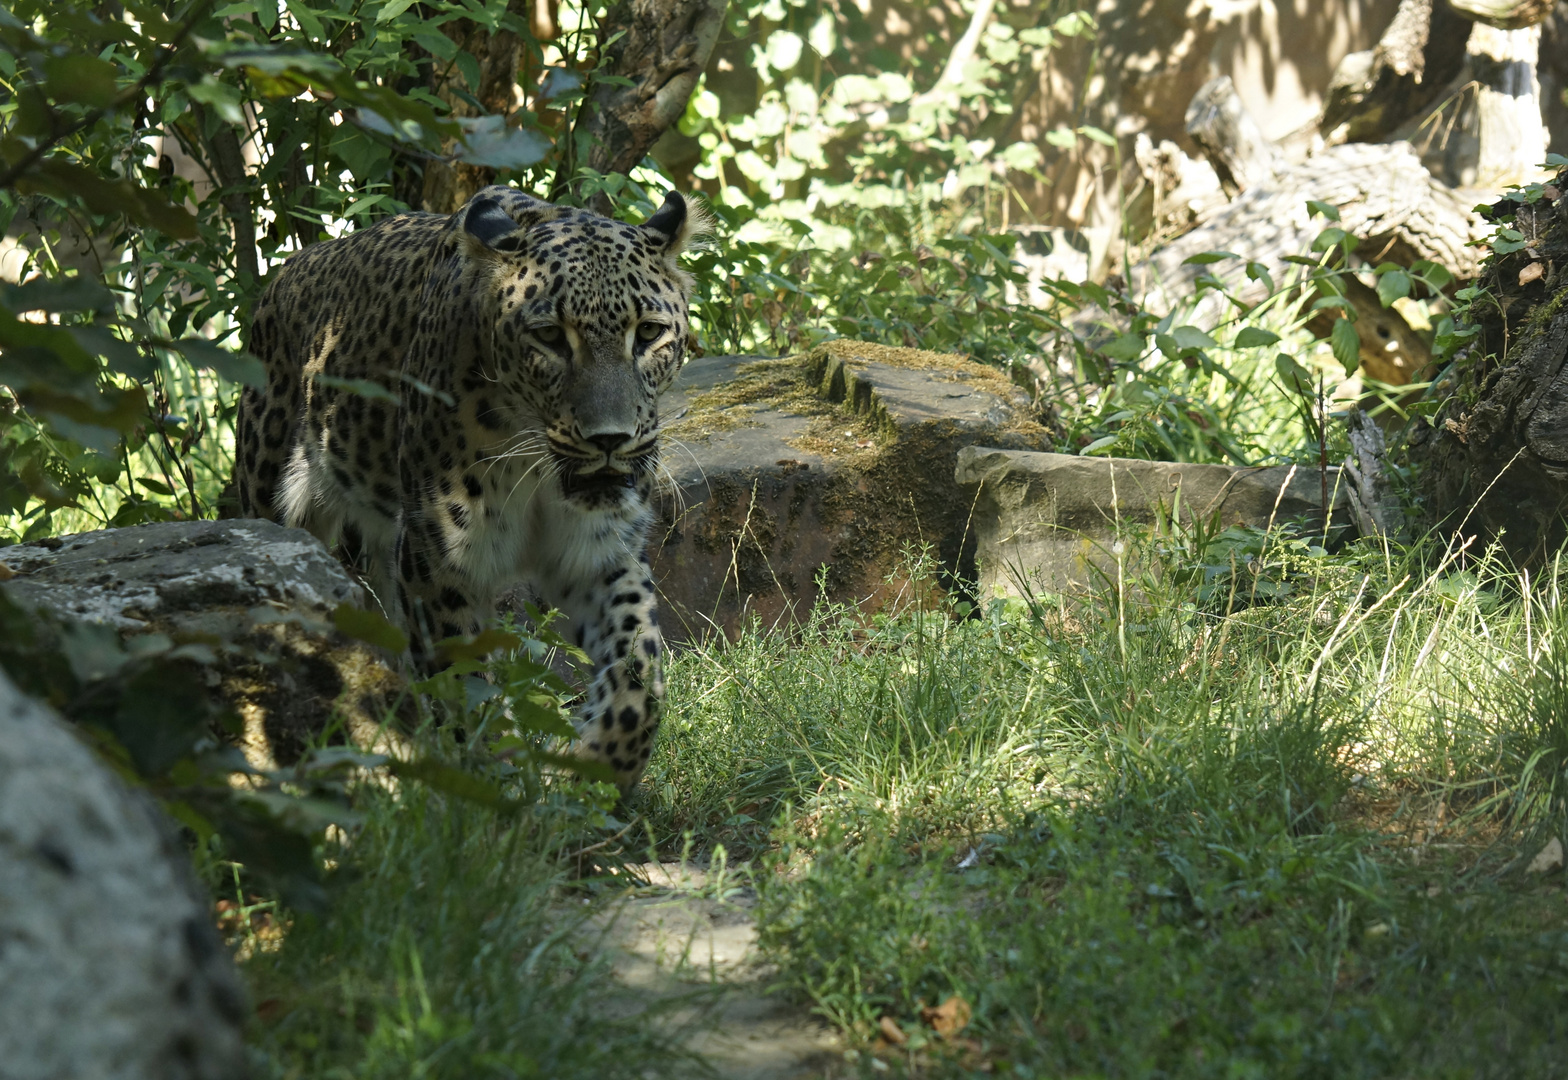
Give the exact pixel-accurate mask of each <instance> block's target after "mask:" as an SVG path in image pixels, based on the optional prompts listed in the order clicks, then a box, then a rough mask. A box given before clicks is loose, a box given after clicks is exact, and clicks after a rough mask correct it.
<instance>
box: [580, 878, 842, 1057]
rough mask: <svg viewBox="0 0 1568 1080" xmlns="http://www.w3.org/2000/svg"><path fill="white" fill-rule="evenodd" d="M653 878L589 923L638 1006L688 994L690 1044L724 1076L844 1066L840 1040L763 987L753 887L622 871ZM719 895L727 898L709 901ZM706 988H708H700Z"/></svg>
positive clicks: (683, 1011) (683, 1015)
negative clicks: (734, 887) (743, 887)
mask: <svg viewBox="0 0 1568 1080" xmlns="http://www.w3.org/2000/svg"><path fill="white" fill-rule="evenodd" d="M628 870H630V871H631V873H632V875H633V876H634V877H636V878H639V879H642V880H645V881H647V882H648V883H649V885H648V887H644V888H638V889H636V890H635V892H634V893H633V895H631V896H630V897H629V898H628V899H627V900H626V901H625V902H624V903H623V904H621V905H618V906H615V907H612V908H611V909H610V910H609V911H607V912H606V913H605V914H603V915H601V916H599V917H597V918H596V919H594V920H593V921H592V922H591V924H590V926H591V927H592V929H593V931H596V932H597V933H598V934H599V935H600V937H599V941H598V943H597V947H598V948H601V949H602V948H606V947H608V948H610V949H611V950H613V956H614V959H613V961H612V963H613V966H614V969H615V974H616V977H617V978H618V979H619V980H620V982H621V983H622V985H624V986H625V987H626V988H627V990H628V991H631V992H632V993H633V994H634V995H636V997H637V998H639V999H641V1000H642V1001H643V1002H647V1001H648V1000H650V999H655V1000H669V999H675V998H680V997H683V996H684V997H688V998H690V999H691V1000H692V1002H693V1004H691V1005H690V1006H682V1007H681V1008H679V1009H678V1014H679V1015H680V1019H681V1020H682V1021H685V1022H688V1023H690V1024H691V1025H692V1028H693V1035H692V1036H691V1038H690V1039H689V1040H688V1045H689V1046H690V1047H691V1049H693V1050H695V1051H697V1052H698V1053H700V1054H701V1055H702V1056H703V1057H704V1058H705V1059H706V1060H707V1062H708V1063H709V1065H710V1066H711V1067H712V1068H713V1070H714V1072H715V1074H717V1075H718V1076H720V1077H723V1078H724V1080H827V1078H831V1077H834V1076H837V1075H842V1074H843V1072H844V1058H843V1046H842V1044H841V1042H840V1041H839V1039H838V1037H837V1036H836V1035H835V1034H834V1033H833V1031H832V1030H831V1029H830V1028H829V1027H828V1026H827V1025H826V1024H825V1023H823V1022H822V1021H821V1020H820V1019H819V1018H817V1017H815V1016H812V1015H811V1014H810V1013H809V1012H807V1010H806V1009H804V1008H802V1007H800V1006H795V1005H790V1004H788V1003H786V1002H784V1001H781V1000H780V999H779V998H777V997H774V996H770V995H768V994H766V993H764V990H765V988H766V986H767V982H768V978H769V976H770V974H771V972H770V971H769V970H768V968H767V967H766V966H765V965H764V964H763V963H762V961H761V959H760V957H759V955H758V953H757V948H756V940H757V927H756V923H755V921H754V919H753V916H752V908H753V906H754V904H755V898H754V897H753V896H752V895H751V891H750V890H749V889H731V888H724V887H722V883H714V882H712V881H710V880H709V877H708V875H707V874H705V873H704V872H703V871H701V870H696V869H691V868H686V869H683V868H682V867H681V866H680V865H679V864H676V863H666V864H658V863H648V864H643V865H639V866H632V867H628ZM718 895H722V896H723V899H716V898H715V897H716V896H718ZM705 990H706V991H710V992H711V993H704V992H703V991H705Z"/></svg>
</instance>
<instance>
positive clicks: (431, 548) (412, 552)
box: [395, 513, 495, 672]
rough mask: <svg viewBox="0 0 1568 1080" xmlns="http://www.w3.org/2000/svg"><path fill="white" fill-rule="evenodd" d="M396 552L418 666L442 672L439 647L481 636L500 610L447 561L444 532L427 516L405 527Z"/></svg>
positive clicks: (409, 520) (406, 619)
mask: <svg viewBox="0 0 1568 1080" xmlns="http://www.w3.org/2000/svg"><path fill="white" fill-rule="evenodd" d="M395 552H396V554H395V561H396V566H397V592H398V601H399V610H400V611H401V613H402V617H403V624H404V626H405V627H406V628H407V630H408V635H409V650H410V652H411V653H412V654H413V659H414V665H415V667H416V668H418V669H419V670H421V671H426V672H429V671H435V670H438V669H440V668H441V667H442V666H443V661H442V660H441V658H440V657H439V656H438V655H437V654H436V651H435V644H436V642H438V641H442V640H444V639H446V638H450V637H458V636H460V635H463V634H475V633H478V632H479V631H480V630H481V629H483V627H484V622H485V620H486V619H487V618H489V616H490V615H491V614H492V613H493V612H494V610H495V597H494V596H493V595H491V594H490V592H489V591H488V590H484V589H481V588H480V587H479V586H478V585H476V584H475V583H474V582H473V581H471V580H470V579H469V578H468V576H467V575H465V574H463V573H462V571H461V570H460V569H459V568H458V567H457V566H455V565H454V564H453V563H452V561H451V560H450V559H448V558H447V556H446V551H445V548H444V546H443V544H442V542H441V536H440V532H439V530H438V529H437V528H436V527H435V526H434V525H432V524H431V522H430V521H429V519H428V518H426V517H424V516H423V515H420V514H418V513H414V514H410V515H408V516H406V517H405V518H404V520H403V521H402V522H400V523H399V527H398V530H397V539H396V542H395Z"/></svg>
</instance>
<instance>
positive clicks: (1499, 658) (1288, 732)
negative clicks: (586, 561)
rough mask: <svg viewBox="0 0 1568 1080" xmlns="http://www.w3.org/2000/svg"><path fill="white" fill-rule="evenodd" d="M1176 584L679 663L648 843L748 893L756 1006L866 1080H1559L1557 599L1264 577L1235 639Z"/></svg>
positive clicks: (1567, 1025) (1233, 626) (1226, 624)
mask: <svg viewBox="0 0 1568 1080" xmlns="http://www.w3.org/2000/svg"><path fill="white" fill-rule="evenodd" d="M1204 554H1205V553H1204V552H1201V551H1193V550H1190V549H1188V550H1186V551H1180V552H1177V553H1176V555H1174V556H1172V555H1171V554H1170V553H1169V551H1167V554H1166V556H1165V557H1164V558H1165V563H1164V565H1163V566H1162V567H1161V568H1160V572H1159V573H1158V574H1155V573H1147V574H1144V575H1143V576H1141V577H1139V578H1136V579H1135V580H1134V581H1132V583H1131V584H1130V585H1129V587H1128V588H1127V589H1125V590H1124V592H1123V593H1122V594H1121V595H1120V596H1118V595H1116V594H1115V592H1114V591H1113V590H1110V589H1107V590H1106V591H1105V592H1104V593H1102V595H1101V596H1100V597H1099V598H1098V600H1097V601H1096V602H1093V603H1088V604H1079V605H1076V606H1072V607H1067V606H1054V607H1053V606H1051V605H1047V604H1042V603H1039V602H1036V603H1033V604H1026V603H1022V602H1019V601H1016V600H1014V601H997V602H993V603H991V604H990V605H988V606H987V607H986V609H985V610H984V611H983V613H981V615H980V617H971V618H959V617H956V613H953V612H944V611H924V612H922V611H908V612H904V613H902V614H901V615H898V616H895V617H891V618H879V619H876V620H872V621H871V622H870V623H864V622H862V621H860V620H857V619H854V618H851V617H848V616H847V615H846V614H844V613H830V612H824V613H821V614H820V615H819V617H818V619H817V620H816V621H815V622H814V623H813V624H812V625H811V626H810V627H808V628H806V629H805V630H804V631H802V632H798V633H796V634H792V635H780V634H766V633H762V632H759V631H753V632H751V633H748V634H747V635H745V636H744V637H743V638H742V640H741V641H739V642H738V643H737V644H735V645H734V646H733V647H731V648H729V649H726V650H706V651H693V652H688V653H685V654H683V655H682V657H681V658H680V660H679V662H678V663H677V665H676V666H675V668H674V670H673V671H672V672H671V675H670V685H671V688H672V691H671V694H672V702H671V708H670V714H671V717H670V719H669V721H667V723H666V725H665V730H664V736H663V738H664V742H663V745H662V747H661V751H660V753H659V755H658V756H657V757H656V759H655V767H654V769H653V770H652V771H651V774H650V778H649V782H648V795H647V797H646V798H645V801H644V803H643V809H644V811H645V813H646V814H647V815H648V818H649V821H650V823H651V825H652V829H653V831H654V833H655V835H659V836H666V837H672V836H677V835H681V834H683V833H689V834H692V835H694V836H696V837H698V838H699V839H701V838H706V840H707V841H708V842H709V843H710V844H715V843H722V844H723V845H724V846H725V847H726V850H727V853H728V855H729V857H730V858H731V860H732V861H734V860H735V858H736V857H737V856H749V857H751V858H752V860H753V863H752V865H753V870H754V883H755V885H756V888H757V890H758V892H759V895H760V906H759V909H758V910H759V923H760V927H761V933H762V942H763V945H764V948H765V950H766V952H767V954H768V956H769V958H770V959H771V960H772V961H774V962H775V963H776V964H777V965H778V970H779V983H780V986H781V988H782V989H783V990H784V991H785V992H788V993H791V994H793V995H795V996H797V997H799V998H800V999H802V1000H804V1001H807V1002H809V1003H811V1004H812V1005H813V1006H814V1007H815V1008H816V1009H818V1010H819V1011H820V1012H822V1013H823V1014H824V1015H825V1016H827V1017H828V1018H830V1019H831V1020H832V1021H833V1022H834V1023H836V1024H838V1025H840V1026H841V1027H842V1028H844V1029H845V1030H846V1031H847V1032H849V1033H850V1034H851V1035H852V1036H854V1037H856V1038H857V1039H859V1040H860V1047H861V1050H862V1051H863V1053H862V1055H861V1059H860V1060H861V1065H862V1067H864V1068H866V1069H868V1070H870V1071H869V1072H868V1075H871V1074H875V1073H878V1072H879V1070H878V1068H877V1067H876V1066H875V1065H873V1064H872V1058H873V1057H874V1056H875V1057H878V1058H879V1060H880V1061H882V1063H883V1064H885V1065H890V1066H893V1067H895V1068H897V1069H900V1070H906V1071H911V1075H915V1074H918V1075H922V1076H924V1075H947V1074H951V1075H963V1074H965V1073H966V1070H973V1069H977V1068H979V1067H980V1066H981V1065H985V1066H986V1067H987V1068H990V1069H994V1070H995V1072H996V1073H997V1074H1001V1075H1016V1076H1025V1077H1030V1076H1038V1077H1045V1076H1051V1077H1055V1076H1226V1077H1230V1076H1270V1077H1274V1076H1320V1075H1321V1076H1484V1075H1497V1076H1507V1075H1533V1076H1552V1075H1564V1074H1568V1064H1564V1062H1565V1061H1568V1059H1565V1058H1564V1056H1563V1051H1564V1050H1565V1049H1568V1020H1565V1019H1564V1016H1563V1013H1562V1010H1561V1004H1562V1000H1563V997H1562V995H1563V992H1564V991H1565V990H1568V899H1565V897H1564V893H1563V889H1562V885H1561V874H1560V872H1558V873H1556V874H1554V875H1552V876H1548V877H1544V878H1543V877H1542V876H1541V875H1536V874H1531V873H1529V872H1527V871H1526V870H1525V868H1524V863H1526V862H1527V861H1528V859H1529V857H1530V856H1531V855H1533V854H1534V853H1535V852H1536V851H1537V850H1539V848H1540V847H1541V845H1542V843H1543V842H1544V840H1545V839H1546V837H1547V836H1548V835H1549V834H1557V835H1561V834H1562V831H1563V824H1564V809H1563V808H1564V794H1565V786H1568V785H1565V782H1564V768H1565V766H1568V738H1565V735H1564V732H1565V725H1568V676H1565V672H1568V613H1565V612H1564V611H1563V608H1562V606H1561V604H1560V601H1559V597H1558V595H1557V592H1556V580H1555V578H1552V579H1549V580H1548V581H1547V582H1546V583H1545V587H1544V588H1543V587H1541V586H1540V585H1536V586H1529V587H1528V592H1525V591H1524V589H1522V588H1521V580H1520V579H1516V578H1514V577H1512V576H1510V575H1507V574H1504V573H1503V572H1502V571H1501V570H1500V568H1498V567H1496V566H1495V565H1492V564H1490V563H1487V562H1485V561H1484V560H1483V561H1480V562H1479V563H1478V564H1476V565H1472V566H1471V567H1469V568H1468V569H1466V570H1463V571H1461V570H1458V569H1456V565H1457V563H1456V560H1455V559H1454V558H1452V557H1445V553H1443V552H1440V551H1433V550H1429V549H1420V550H1416V551H1413V552H1407V553H1394V552H1385V551H1376V550H1371V549H1357V550H1353V551H1350V552H1346V553H1342V554H1340V555H1336V556H1332V557H1331V556H1327V555H1324V554H1323V553H1322V552H1321V550H1320V549H1316V548H1313V547H1311V546H1309V545H1307V544H1302V543H1298V544H1296V545H1285V544H1279V543H1276V545H1275V548H1274V553H1273V554H1272V555H1270V554H1268V552H1267V551H1265V558H1264V559H1263V560H1262V562H1263V563H1265V564H1267V567H1266V570H1265V572H1264V573H1263V574H1261V575H1260V578H1259V580H1260V583H1261V584H1263V585H1266V586H1267V589H1266V590H1262V591H1263V592H1264V593H1265V594H1266V595H1268V596H1270V597H1271V599H1270V602H1268V603H1266V604H1264V603H1258V604H1255V605H1253V606H1247V605H1246V601H1247V599H1248V598H1249V596H1251V597H1253V598H1256V596H1257V595H1258V594H1259V592H1260V590H1258V589H1256V588H1253V587H1252V584H1253V582H1252V579H1251V578H1238V579H1237V582H1236V585H1237V588H1235V589H1232V590H1230V591H1229V592H1227V591H1226V590H1225V589H1223V588H1221V589H1215V588H1213V587H1212V586H1213V585H1214V584H1215V583H1214V581H1213V579H1212V575H1211V577H1210V580H1209V585H1210V588H1209V589H1207V590H1206V591H1204V592H1200V586H1201V584H1202V582H1203V580H1204V579H1203V576H1202V575H1199V574H1194V573H1189V572H1185V571H1190V570H1191V569H1192V568H1193V566H1194V565H1195V564H1201V563H1202V560H1203V557H1204ZM1254 565H1257V564H1254ZM1220 584H1222V585H1223V584H1224V583H1223V582H1221V583H1220ZM1238 594H1239V595H1238ZM1205 595H1206V596H1207V597H1208V598H1209V599H1208V602H1204V596H1205ZM1215 597H1220V598H1221V601H1220V602H1216V601H1215V599H1214V598H1215ZM1226 607H1232V608H1234V610H1231V611H1229V612H1227V611H1225V610H1223V609H1224V608H1226ZM1217 608H1218V609H1219V610H1217ZM953 994H957V995H960V996H962V997H963V998H964V999H965V1000H967V1001H968V1002H970V1003H971V1004H972V1005H973V1007H974V1019H973V1022H972V1025H971V1026H970V1028H969V1030H968V1031H967V1032H965V1035H966V1036H968V1037H969V1038H970V1039H971V1040H972V1042H970V1043H967V1044H957V1045H954V1044H948V1045H946V1046H945V1048H944V1046H943V1045H942V1044H941V1043H940V1041H934V1042H931V1041H927V1040H929V1039H930V1035H929V1032H927V1031H926V1030H925V1029H924V1028H923V1027H922V1025H921V1023H920V1020H919V1014H920V1010H921V1008H922V1007H923V1006H931V1005H935V1004H936V1003H938V1002H939V1001H942V1000H944V999H946V998H947V997H949V996H950V995H953ZM885 1017H886V1018H891V1019H892V1020H893V1021H895V1022H896V1023H898V1024H899V1025H900V1026H901V1028H902V1030H903V1031H904V1032H906V1033H907V1034H909V1035H911V1036H913V1037H912V1039H911V1041H910V1042H909V1043H908V1044H907V1045H906V1046H904V1047H903V1048H902V1049H897V1050H891V1049H888V1048H887V1046H886V1044H885V1040H884V1042H883V1043H881V1044H874V1043H872V1042H871V1041H870V1040H872V1039H873V1038H874V1037H876V1036H877V1035H878V1032H879V1026H878V1025H879V1023H880V1022H882V1021H883V1018H885ZM881 1030H884V1031H885V1025H883V1028H882V1029H881ZM923 1041H927V1045H925V1046H924V1047H923V1048H921V1049H920V1051H919V1052H912V1048H914V1047H916V1046H917V1045H918V1044H920V1043H922V1042H923Z"/></svg>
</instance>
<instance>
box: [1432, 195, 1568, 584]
mask: <svg viewBox="0 0 1568 1080" xmlns="http://www.w3.org/2000/svg"><path fill="white" fill-rule="evenodd" d="M1499 206H1500V207H1502V208H1504V209H1506V210H1507V211H1509V212H1511V213H1512V214H1513V215H1514V220H1513V222H1512V228H1514V229H1516V230H1518V232H1519V233H1520V234H1521V235H1522V236H1523V238H1524V246H1523V247H1522V248H1521V249H1520V250H1518V251H1514V252H1509V253H1506V254H1502V255H1493V256H1492V257H1491V258H1489V259H1488V260H1487V264H1486V267H1485V272H1484V273H1483V274H1482V276H1481V279H1480V281H1479V282H1478V285H1479V286H1480V287H1481V289H1482V290H1483V292H1484V294H1485V296H1484V297H1483V300H1484V302H1482V301H1477V303H1476V305H1475V307H1474V308H1473V310H1474V312H1475V317H1476V320H1477V321H1476V324H1475V325H1476V326H1477V328H1478V329H1479V331H1480V332H1479V334H1478V335H1477V336H1476V338H1475V339H1474V340H1473V341H1472V342H1471V343H1470V344H1469V345H1467V346H1466V347H1465V348H1464V350H1463V351H1462V352H1461V353H1460V354H1459V356H1457V357H1456V358H1455V360H1454V362H1453V364H1452V365H1450V367H1449V369H1448V370H1447V371H1445V372H1444V373H1443V374H1442V375H1441V376H1440V377H1439V378H1438V381H1437V385H1436V386H1434V387H1433V389H1432V391H1431V395H1430V396H1431V397H1432V398H1433V399H1434V400H1439V401H1443V402H1444V405H1443V407H1442V408H1441V409H1440V410H1439V411H1438V412H1437V414H1436V415H1435V416H1434V417H1433V419H1432V422H1431V423H1430V424H1428V423H1427V422H1426V421H1424V420H1420V419H1417V420H1416V421H1415V422H1414V423H1413V425H1412V427H1411V429H1410V431H1409V433H1408V435H1407V442H1408V445H1409V453H1410V457H1411V459H1412V461H1413V462H1414V463H1415V464H1417V465H1419V466H1420V469H1419V471H1418V474H1417V475H1418V478H1419V481H1420V487H1421V488H1422V490H1423V492H1424V494H1425V496H1426V498H1425V508H1426V510H1427V511H1428V513H1429V514H1430V515H1431V516H1432V518H1433V521H1434V523H1435V524H1437V525H1439V526H1440V527H1444V528H1446V529H1447V530H1448V531H1450V532H1451V533H1455V534H1459V535H1463V536H1465V537H1467V538H1471V539H1474V540H1476V541H1479V543H1478V544H1477V545H1476V546H1475V547H1473V548H1472V550H1473V551H1476V552H1477V553H1479V552H1480V551H1481V550H1484V548H1485V546H1486V545H1487V544H1489V543H1491V542H1493V541H1499V542H1500V543H1501V544H1502V546H1503V548H1504V549H1505V550H1506V551H1507V552H1508V553H1509V554H1510V555H1511V556H1512V557H1513V558H1514V559H1515V560H1516V561H1517V562H1519V563H1521V564H1523V565H1527V566H1528V565H1539V564H1541V563H1543V562H1545V561H1546V560H1548V559H1550V558H1551V557H1552V556H1553V555H1554V554H1555V552H1556V551H1557V550H1558V549H1559V548H1560V547H1561V546H1562V544H1563V542H1564V540H1565V539H1568V531H1565V527H1564V522H1565V518H1564V511H1565V510H1568V363H1565V361H1568V170H1564V171H1563V173H1562V174H1560V175H1559V176H1558V177H1557V179H1556V181H1555V182H1553V183H1551V184H1548V185H1546V187H1545V189H1544V191H1543V194H1542V197H1541V198H1540V199H1538V201H1536V202H1534V203H1524V204H1517V203H1512V202H1509V203H1503V204H1499Z"/></svg>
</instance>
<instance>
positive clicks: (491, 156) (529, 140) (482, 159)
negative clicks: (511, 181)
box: [455, 116, 552, 169]
mask: <svg viewBox="0 0 1568 1080" xmlns="http://www.w3.org/2000/svg"><path fill="white" fill-rule="evenodd" d="M462 124H463V127H464V129H465V130H464V132H463V136H462V145H461V146H460V147H459V148H458V150H457V153H456V155H455V156H456V158H457V159H458V160H459V161H465V162H467V163H468V164H470V165H483V166H486V167H488V168H491V169H523V168H527V167H528V166H529V165H534V164H537V163H538V162H540V161H543V160H544V159H545V158H546V157H547V156H549V153H550V151H551V149H552V144H551V142H550V140H549V139H548V138H547V137H546V136H545V135H543V134H542V133H541V132H538V131H532V130H529V129H526V128H509V127H507V126H506V120H505V118H504V117H500V116H481V117H477V118H474V119H468V118H464V119H463V120H462Z"/></svg>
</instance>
